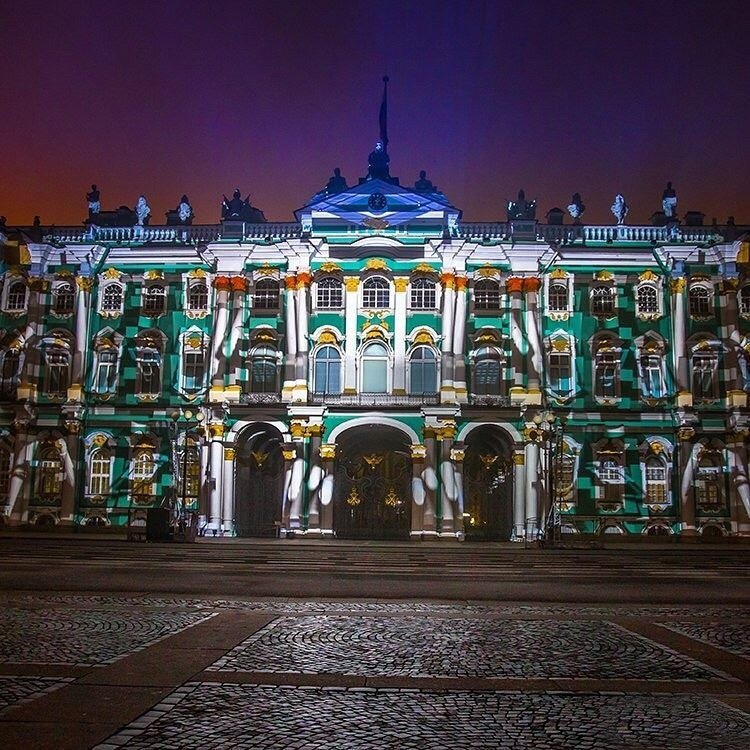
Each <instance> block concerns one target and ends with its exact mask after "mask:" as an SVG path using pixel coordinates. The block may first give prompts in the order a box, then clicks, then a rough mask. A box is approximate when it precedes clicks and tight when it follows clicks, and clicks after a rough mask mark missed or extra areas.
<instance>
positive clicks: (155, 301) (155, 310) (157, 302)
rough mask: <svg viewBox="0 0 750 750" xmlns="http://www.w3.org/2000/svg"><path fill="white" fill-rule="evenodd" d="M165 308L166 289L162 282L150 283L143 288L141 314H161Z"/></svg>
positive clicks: (152, 315)
mask: <svg viewBox="0 0 750 750" xmlns="http://www.w3.org/2000/svg"><path fill="white" fill-rule="evenodd" d="M166 310H167V290H166V288H165V287H164V286H163V285H162V284H151V285H150V286H147V287H146V288H145V289H144V290H143V314H144V315H149V316H151V317H156V316H158V315H163V314H164V313H165V312H166Z"/></svg>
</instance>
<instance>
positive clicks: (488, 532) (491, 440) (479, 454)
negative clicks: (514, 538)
mask: <svg viewBox="0 0 750 750" xmlns="http://www.w3.org/2000/svg"><path fill="white" fill-rule="evenodd" d="M512 458H513V453H512V448H511V443H510V440H509V439H508V436H507V435H506V434H505V432H503V431H502V430H501V429H499V428H497V427H495V426H493V425H482V426H480V427H477V428H476V429H475V430H472V431H471V432H470V433H469V435H468V437H467V439H466V450H465V457H464V530H465V534H466V538H467V539H472V540H477V541H480V540H481V541H498V540H499V541H507V540H508V539H510V537H511V533H512V531H513V460H512Z"/></svg>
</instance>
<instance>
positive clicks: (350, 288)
mask: <svg viewBox="0 0 750 750" xmlns="http://www.w3.org/2000/svg"><path fill="white" fill-rule="evenodd" d="M344 286H345V287H346V291H347V292H356V291H357V289H358V288H359V278H357V277H356V276H347V277H346V278H345V279H344Z"/></svg>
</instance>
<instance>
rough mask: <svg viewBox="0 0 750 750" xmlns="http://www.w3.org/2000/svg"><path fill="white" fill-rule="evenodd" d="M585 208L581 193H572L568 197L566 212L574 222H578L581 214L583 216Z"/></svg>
mask: <svg viewBox="0 0 750 750" xmlns="http://www.w3.org/2000/svg"><path fill="white" fill-rule="evenodd" d="M585 210H586V206H585V205H584V203H583V199H582V198H581V194H580V193H573V197H572V198H571V199H570V204H569V205H568V213H569V214H570V216H571V218H572V219H573V221H574V222H575V223H576V224H580V222H581V216H583V212H584V211H585Z"/></svg>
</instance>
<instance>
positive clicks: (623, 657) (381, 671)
mask: <svg viewBox="0 0 750 750" xmlns="http://www.w3.org/2000/svg"><path fill="white" fill-rule="evenodd" d="M212 668H213V669H221V670H225V671H226V670H234V671H244V672H304V673H310V674H320V673H337V674H347V675H377V676H388V677H401V676H406V677H504V678H511V677H520V678H525V679H530V678H547V679H559V678H568V679H578V678H584V679H610V680H612V679H617V680H630V679H639V680H675V679H681V680H708V679H712V678H716V674H715V673H714V672H712V671H710V670H708V669H707V668H705V667H703V666H700V665H698V664H696V663H695V662H693V661H692V660H689V659H687V658H686V657H683V656H680V655H678V654H675V653H673V652H670V651H668V650H666V649H665V648H662V647H659V646H657V645H656V644H654V643H651V642H649V641H648V640H646V639H645V638H641V637H639V636H637V635H633V634H632V633H628V632H627V631H626V630H624V629H623V628H620V627H618V626H616V625H613V624H612V623H609V622H603V621H596V620H589V621H575V622H565V621H563V620H495V619H493V620H487V619H481V620H478V619H468V618H462V619H460V620H456V619H445V618H437V617H410V616H406V617H341V616H338V617H337V616H325V615H324V616H319V615H313V616H303V617H279V618H278V619H277V620H275V621H274V622H273V623H271V624H270V625H269V626H268V627H266V628H265V629H264V630H262V631H260V632H259V633H256V634H255V635H253V636H251V637H250V638H249V639H248V640H247V641H245V642H244V643H243V644H241V645H240V646H238V647H237V648H235V649H233V650H232V651H231V652H230V653H229V654H228V655H227V656H226V657H223V658H222V659H220V660H219V661H217V662H216V664H214V665H213V667H212Z"/></svg>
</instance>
